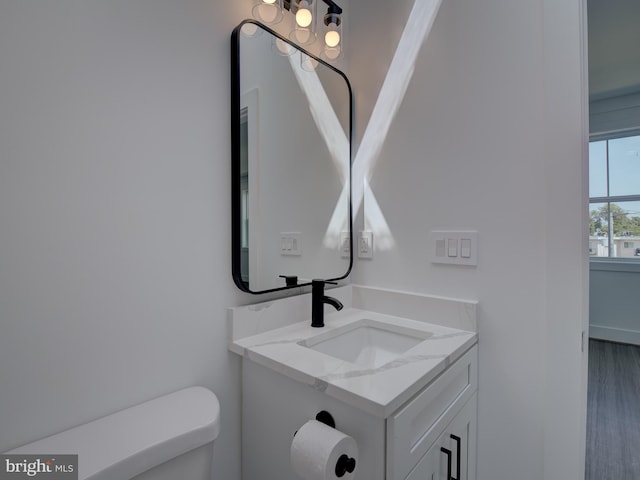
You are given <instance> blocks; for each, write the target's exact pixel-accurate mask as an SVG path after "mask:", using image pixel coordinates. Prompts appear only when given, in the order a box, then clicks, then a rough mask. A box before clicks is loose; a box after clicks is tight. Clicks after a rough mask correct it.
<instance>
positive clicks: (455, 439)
mask: <svg viewBox="0 0 640 480" xmlns="http://www.w3.org/2000/svg"><path fill="white" fill-rule="evenodd" d="M450 437H451V439H452V440H453V441H455V442H456V475H457V476H458V477H457V478H453V477H451V480H460V461H461V458H460V457H461V456H462V452H461V451H460V447H461V445H462V439H461V438H460V437H458V436H457V435H453V434H451V435H450Z"/></svg>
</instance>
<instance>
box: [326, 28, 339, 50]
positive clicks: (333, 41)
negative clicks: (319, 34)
mask: <svg viewBox="0 0 640 480" xmlns="http://www.w3.org/2000/svg"><path fill="white" fill-rule="evenodd" d="M324 43H325V44H326V45H327V47H332V48H333V47H337V46H338V45H339V44H340V33H338V32H337V31H336V30H329V31H328V32H327V33H326V34H325V35H324Z"/></svg>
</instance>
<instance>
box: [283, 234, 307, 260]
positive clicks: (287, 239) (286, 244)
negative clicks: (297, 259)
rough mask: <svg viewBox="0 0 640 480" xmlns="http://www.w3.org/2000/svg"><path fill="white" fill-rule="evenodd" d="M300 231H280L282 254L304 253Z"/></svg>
mask: <svg viewBox="0 0 640 480" xmlns="http://www.w3.org/2000/svg"><path fill="white" fill-rule="evenodd" d="M301 237H302V234H301V233H300V232H282V233H280V254H281V255H292V256H300V255H302V245H301V243H300V238H301Z"/></svg>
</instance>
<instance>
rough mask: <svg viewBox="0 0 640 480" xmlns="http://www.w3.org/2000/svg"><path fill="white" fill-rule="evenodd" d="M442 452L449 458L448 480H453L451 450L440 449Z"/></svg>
mask: <svg viewBox="0 0 640 480" xmlns="http://www.w3.org/2000/svg"><path fill="white" fill-rule="evenodd" d="M440 451H441V452H442V453H444V454H445V455H446V456H447V480H453V478H452V477H451V450H449V449H448V448H444V447H440Z"/></svg>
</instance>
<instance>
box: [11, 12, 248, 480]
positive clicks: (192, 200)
mask: <svg viewBox="0 0 640 480" xmlns="http://www.w3.org/2000/svg"><path fill="white" fill-rule="evenodd" d="M248 4H249V2H248V1H247V2H245V3H244V4H242V3H240V2H212V1H209V0H181V1H174V0H137V1H135V2H130V1H123V0H114V1H108V2H105V1H98V0H89V1H87V0H57V1H56V2H48V1H38V0H21V1H19V2H13V1H5V2H1V3H0V64H1V65H2V82H1V83H2V87H1V88H0V105H1V107H0V385H1V387H0V451H5V450H7V449H10V448H13V447H17V446H19V445H21V444H24V443H26V442H30V441H33V440H35V439H37V438H40V437H43V436H46V435H49V434H52V433H54V432H57V431H60V430H62V429H65V428H67V427H71V426H73V425H76V424H79V423H82V422H84V421H87V420H90V419H93V418H96V417H98V416H102V415H105V414H108V413H111V412H113V411H116V410H118V409H120V408H122V407H126V406H130V405H132V404H135V403H137V402H141V401H144V400H147V399H150V398H153V397H155V396H158V395H161V394H164V393H167V392H170V391H173V390H177V389H179V388H182V387H185V386H190V385H197V384H199V385H204V386H206V387H209V388H211V389H212V390H213V391H214V392H215V393H216V394H217V395H218V397H219V399H220V401H221V409H222V431H221V433H220V436H219V439H218V441H217V442H216V448H215V458H214V471H215V472H216V474H217V475H218V476H217V478H222V479H225V480H234V479H238V478H239V472H240V460H239V459H240V457H239V446H240V443H239V434H240V428H239V425H240V416H239V403H240V392H239V390H240V383H239V363H238V361H237V359H236V357H235V355H233V354H230V353H228V352H227V349H226V333H227V325H226V311H225V308H226V307H227V306H230V305H235V304H238V303H241V302H244V303H246V302H248V301H249V300H250V298H249V297H248V296H242V295H240V294H239V293H238V291H237V289H236V288H235V287H234V286H233V282H232V279H231V261H230V253H231V247H230V234H229V225H230V210H231V209H230V182H229V178H230V140H229V138H230V128H229V89H230V87H229V35H230V33H231V30H232V29H233V27H234V26H235V25H236V24H237V23H239V21H240V20H241V19H242V18H244V17H246V16H248V12H249V7H248Z"/></svg>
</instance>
